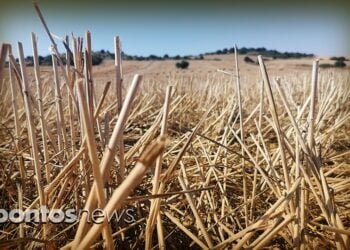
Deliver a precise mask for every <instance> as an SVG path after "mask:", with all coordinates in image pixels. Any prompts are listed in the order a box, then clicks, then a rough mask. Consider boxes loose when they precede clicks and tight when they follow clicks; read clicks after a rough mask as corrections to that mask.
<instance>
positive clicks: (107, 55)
mask: <svg viewBox="0 0 350 250" xmlns="http://www.w3.org/2000/svg"><path fill="white" fill-rule="evenodd" d="M237 52H238V54H240V55H262V56H264V57H270V58H271V59H291V58H294V59H295V58H305V57H314V56H315V55H314V54H307V53H299V52H279V51H277V50H269V49H266V48H263V47H261V48H246V47H242V48H239V49H238V50H237ZM233 53H234V47H232V48H229V49H227V48H225V49H222V50H217V51H215V52H207V53H204V54H199V55H187V56H180V55H176V56H169V55H168V54H165V55H164V56H156V55H149V56H137V55H128V54H126V53H122V58H123V59H124V60H136V61H151V60H203V59H204V56H206V55H224V54H233ZM114 57H115V55H114V53H111V52H109V51H108V50H100V51H94V52H93V54H92V64H93V65H99V64H100V63H102V62H103V60H105V59H114ZM62 59H63V61H65V59H64V58H62ZM26 62H27V65H29V66H30V65H33V57H32V56H27V57H26ZM39 63H40V65H52V61H51V55H48V56H39ZM71 64H72V62H71Z"/></svg>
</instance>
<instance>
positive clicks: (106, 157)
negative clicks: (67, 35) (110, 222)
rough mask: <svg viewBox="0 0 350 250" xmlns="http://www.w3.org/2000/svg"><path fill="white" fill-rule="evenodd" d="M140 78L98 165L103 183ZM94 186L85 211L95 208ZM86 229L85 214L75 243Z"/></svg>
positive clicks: (126, 101) (131, 91)
mask: <svg viewBox="0 0 350 250" xmlns="http://www.w3.org/2000/svg"><path fill="white" fill-rule="evenodd" d="M141 79H142V76H139V75H135V76H134V80H133V82H132V84H131V86H130V89H129V91H128V94H127V96H126V98H125V102H124V105H123V107H122V110H121V112H120V116H119V117H118V120H117V124H116V125H115V127H114V130H113V133H112V136H111V138H110V141H109V144H108V146H107V148H106V150H105V152H104V154H103V157H102V160H101V163H100V169H102V176H103V181H104V183H105V182H107V180H108V178H109V175H110V167H111V165H112V162H113V159H114V156H115V153H116V147H117V142H118V138H119V137H120V136H121V133H123V130H124V126H125V123H126V120H127V117H128V115H129V113H130V109H131V103H132V101H133V100H134V97H135V95H136V92H137V89H138V87H139V85H140V82H141ZM96 188H97V187H96V185H95V183H94V185H93V186H92V189H91V192H90V194H89V197H88V198H87V201H86V204H85V209H87V210H88V211H90V210H91V209H92V208H93V207H95V206H96V199H95V197H94V195H93V194H94V193H95V192H96V190H95V189H96ZM85 228H86V213H84V214H83V216H82V218H81V220H80V222H79V226H78V229H77V232H76V235H75V238H74V241H75V242H80V239H81V237H82V235H83V234H84V232H85Z"/></svg>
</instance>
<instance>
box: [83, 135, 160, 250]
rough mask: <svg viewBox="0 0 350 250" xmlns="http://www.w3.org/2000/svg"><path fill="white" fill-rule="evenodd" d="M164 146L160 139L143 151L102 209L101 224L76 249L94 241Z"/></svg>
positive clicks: (85, 246) (84, 247) (93, 227)
mask: <svg viewBox="0 0 350 250" xmlns="http://www.w3.org/2000/svg"><path fill="white" fill-rule="evenodd" d="M164 146H165V138H164V137H161V138H160V139H158V140H157V141H155V142H153V143H152V144H151V145H149V146H148V147H147V148H146V149H145V150H144V152H143V153H142V154H141V157H140V159H139V160H138V162H137V163H136V165H135V167H134V168H133V169H132V171H131V172H130V174H129V175H128V176H127V177H126V179H125V180H124V181H123V182H122V183H121V184H120V186H119V187H118V188H117V189H116V190H115V191H114V192H113V195H112V197H111V199H110V200H109V201H108V203H107V205H106V206H105V207H104V209H103V214H104V215H107V216H104V218H103V222H102V223H101V224H94V225H93V226H92V227H91V229H90V230H89V231H88V232H87V234H86V236H85V237H84V238H83V239H82V241H81V242H80V243H79V245H78V248H77V249H87V248H88V247H89V246H90V245H91V244H92V243H93V242H94V240H96V238H97V237H98V236H99V234H100V232H101V230H102V228H103V226H104V225H105V224H106V223H107V217H108V215H110V214H112V213H113V211H115V210H118V209H119V208H120V207H121V205H122V204H123V201H124V200H125V199H126V197H127V196H128V195H129V194H130V193H131V192H132V191H133V189H134V188H135V187H137V186H138V185H139V184H140V183H141V182H142V179H143V176H144V175H145V174H146V172H147V170H148V169H149V168H150V167H151V166H153V164H154V162H155V161H156V159H157V157H158V156H159V154H160V153H161V152H162V151H163V149H164Z"/></svg>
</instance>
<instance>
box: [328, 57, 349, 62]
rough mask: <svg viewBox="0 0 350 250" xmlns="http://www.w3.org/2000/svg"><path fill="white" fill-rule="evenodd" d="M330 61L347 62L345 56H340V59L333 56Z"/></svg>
mask: <svg viewBox="0 0 350 250" xmlns="http://www.w3.org/2000/svg"><path fill="white" fill-rule="evenodd" d="M330 59H331V60H333V61H346V58H345V57H344V56H340V57H336V56H333V57H331V58H330Z"/></svg>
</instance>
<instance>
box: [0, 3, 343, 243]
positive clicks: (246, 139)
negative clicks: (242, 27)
mask: <svg viewBox="0 0 350 250" xmlns="http://www.w3.org/2000/svg"><path fill="white" fill-rule="evenodd" d="M36 8H37V12H38V15H39V17H41V18H42V19H41V20H42V22H43V24H44V26H45V25H46V24H45V21H44V19H43V17H42V15H41V12H40V10H39V8H38V7H37V6H36ZM45 27H46V29H47V33H48V36H49V38H50V39H52V42H53V55H52V62H53V66H52V67H48V66H45V67H41V66H40V65H39V64H38V53H37V38H36V35H35V34H32V48H33V51H32V52H31V53H33V57H34V66H30V67H28V66H27V65H26V63H25V61H24V52H23V48H22V44H21V43H18V44H14V45H12V46H11V45H8V44H3V45H2V48H1V65H0V67H1V68H0V80H1V82H0V83H1V85H0V117H1V118H0V139H1V140H0V170H1V172H0V174H1V180H0V193H1V197H2V198H1V205H0V208H1V209H0V248H1V249H13V248H19V249H31V248H44V249H57V248H63V249H87V248H90V247H91V248H97V249H102V248H106V249H115V248H120V249H139V248H141V249H142V248H145V249H165V248H167V249H179V248H193V249H201V248H204V249H316V248H319V249H349V248H350V239H349V236H350V192H349V190H350V160H349V159H350V133H349V131H350V87H349V86H350V73H349V70H348V69H345V70H338V69H337V70H336V69H320V68H319V61H318V60H317V59H305V60H302V61H301V62H300V61H289V60H280V61H265V58H263V57H261V56H258V57H257V58H258V65H246V64H245V63H244V62H243V59H242V57H241V56H237V55H236V56H235V55H230V56H221V57H220V58H221V59H220V60H213V58H211V57H208V58H206V60H204V61H193V62H192V61H191V66H190V69H188V70H175V69H174V61H170V60H169V61H165V62H164V61H162V62H159V61H154V62H131V61H122V60H121V49H120V41H119V38H117V37H116V38H115V55H116V57H115V58H116V59H115V62H112V61H107V62H104V63H103V64H102V65H100V66H96V67H95V66H94V67H93V66H92V64H91V51H92V48H91V44H92V42H91V40H92V41H93V38H91V34H90V33H86V36H85V37H84V39H81V38H79V39H78V38H75V37H70V38H69V40H67V43H66V45H67V47H66V48H67V51H68V52H66V51H63V52H62V55H66V56H67V57H70V56H71V57H72V59H73V60H74V65H73V66H71V65H66V64H65V63H64V62H63V61H62V59H61V57H59V56H57V55H59V51H57V47H56V43H55V40H54V39H53V38H52V37H51V35H50V34H51V33H50V30H49V27H47V26H45ZM82 40H84V44H86V49H85V47H84V48H83V46H82V43H81V42H82ZM68 45H69V46H68ZM70 51H71V52H72V53H69V52H70ZM16 57H18V58H19V63H17V62H16V59H15V58H16ZM212 57H215V56H212ZM69 60H70V58H67V60H65V61H69ZM5 61H8V62H9V63H8V64H6V65H5Z"/></svg>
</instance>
